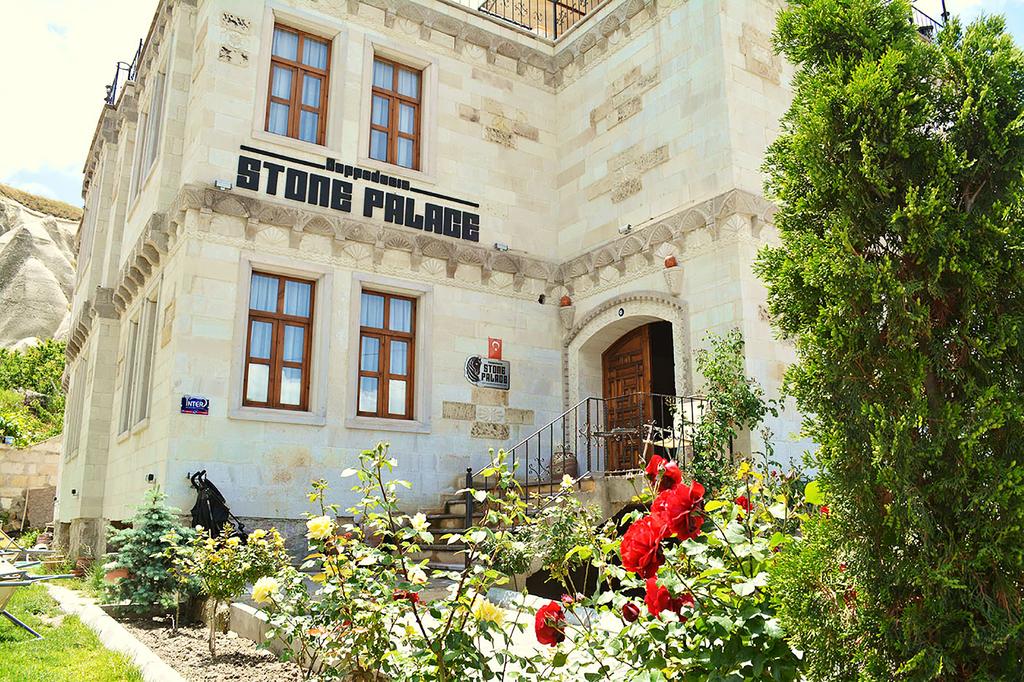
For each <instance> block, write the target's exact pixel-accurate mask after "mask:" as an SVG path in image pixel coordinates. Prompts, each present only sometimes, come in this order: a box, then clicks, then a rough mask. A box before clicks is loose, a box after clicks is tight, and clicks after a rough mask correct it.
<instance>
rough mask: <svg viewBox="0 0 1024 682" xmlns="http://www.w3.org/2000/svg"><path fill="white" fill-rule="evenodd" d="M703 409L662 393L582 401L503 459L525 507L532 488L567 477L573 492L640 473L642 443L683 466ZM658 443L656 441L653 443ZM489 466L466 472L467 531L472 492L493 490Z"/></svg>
mask: <svg viewBox="0 0 1024 682" xmlns="http://www.w3.org/2000/svg"><path fill="white" fill-rule="evenodd" d="M705 406H706V401H705V399H704V398H701V397H698V396H676V395H668V394H661V393H632V394H628V395H624V396H619V397H616V398H607V399H606V398H598V397H594V396H591V397H588V398H584V399H583V400H581V401H579V402H578V403H576V404H575V405H574V406H572V407H571V408H569V409H568V410H566V411H564V412H562V413H561V414H560V415H559V416H558V417H556V418H555V419H553V420H552V421H551V422H549V423H548V424H546V425H544V426H543V427H541V428H540V429H538V430H537V431H535V432H534V433H532V434H531V435H529V436H528V437H526V438H524V439H522V440H520V441H519V442H518V443H516V444H515V445H514V446H512V448H510V449H509V450H508V453H507V454H508V458H509V465H510V467H511V468H512V470H513V471H514V472H515V476H516V479H517V480H518V481H519V483H520V484H521V485H522V486H523V487H524V489H525V491H526V492H525V494H526V498H527V499H526V501H527V504H529V502H530V499H529V498H530V496H531V495H532V494H534V492H536V494H537V495H538V496H540V495H541V493H540V492H539V490H538V491H531V488H530V487H531V485H532V486H534V487H538V486H541V487H543V486H547V487H551V488H553V487H554V486H556V485H559V484H560V481H561V478H562V477H563V476H565V475H568V476H570V478H571V480H572V481H573V485H574V487H575V486H576V485H578V484H579V483H580V481H582V480H583V479H584V478H586V477H587V476H592V475H593V474H595V473H597V472H601V471H606V470H608V469H609V468H614V469H615V470H616V471H637V470H640V469H642V468H643V462H642V461H640V460H638V459H637V457H638V455H639V443H640V442H641V440H643V441H644V442H645V443H646V444H650V445H654V446H656V447H662V448H667V449H668V450H671V451H674V452H675V453H676V455H675V456H676V458H677V459H682V460H684V461H685V460H686V459H687V458H688V457H692V452H690V450H692V433H693V428H694V427H695V426H696V424H697V423H699V421H700V419H701V418H702V417H703V414H704V410H705ZM645 434H646V435H645ZM556 435H557V438H556ZM666 435H667V437H666ZM656 437H660V440H654V439H655V438H656ZM645 447H646V445H645ZM610 452H612V453H615V454H616V455H617V461H615V462H611V463H609V461H608V460H609V453H610ZM640 459H643V456H640ZM610 464H611V467H610ZM492 466H493V462H492V463H489V464H488V465H487V466H485V467H483V468H481V469H479V470H478V471H473V469H472V467H470V468H467V469H466V482H465V493H464V495H465V501H466V523H467V527H469V524H471V523H472V518H473V511H474V509H473V507H474V506H475V505H474V499H473V496H472V493H473V491H475V490H479V489H485V490H486V489H491V488H493V487H494V485H493V484H490V485H489V484H488V479H489V478H491V477H490V476H484V475H483V474H484V472H485V471H486V470H487V469H489V468H491V467H492ZM480 477H483V480H482V481H481V480H479V479H480ZM478 484H479V485H478Z"/></svg>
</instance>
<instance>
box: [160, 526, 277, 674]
mask: <svg viewBox="0 0 1024 682" xmlns="http://www.w3.org/2000/svg"><path fill="white" fill-rule="evenodd" d="M233 532H234V531H233V529H232V528H231V526H230V525H225V527H224V529H223V531H222V532H221V534H220V535H218V536H217V537H211V536H210V534H209V532H208V531H206V530H205V529H203V528H202V527H201V526H196V528H195V532H189V533H187V534H186V533H179V532H177V531H173V530H172V531H170V532H169V533H167V534H166V535H165V536H164V541H165V542H166V544H167V548H166V549H165V550H164V554H165V556H167V557H168V558H169V559H170V561H171V563H172V566H173V568H172V569H171V573H172V574H173V575H174V576H175V577H176V578H177V579H178V580H179V581H180V582H181V584H182V585H185V586H189V587H190V588H191V587H194V586H198V589H199V591H200V592H201V593H202V594H203V595H205V596H206V597H207V620H208V623H209V628H210V632H209V647H210V655H212V656H215V655H216V654H217V640H216V634H217V609H218V607H219V606H220V605H221V604H226V603H229V602H231V601H232V600H234V599H237V598H238V597H239V596H240V595H241V594H242V592H244V591H245V587H246V585H248V584H250V583H253V582H258V581H259V580H260V579H261V578H264V577H267V576H272V575H275V574H277V573H279V572H281V571H282V570H284V569H285V568H286V567H288V566H290V557H289V556H288V553H287V551H285V548H284V538H282V537H281V536H280V535H279V534H278V532H277V530H275V529H273V528H271V529H270V530H269V531H266V530H262V529H257V530H254V531H253V532H252V533H250V534H249V536H248V537H247V538H243V537H240V536H238V535H233V534H232V533H233ZM263 585H266V583H263Z"/></svg>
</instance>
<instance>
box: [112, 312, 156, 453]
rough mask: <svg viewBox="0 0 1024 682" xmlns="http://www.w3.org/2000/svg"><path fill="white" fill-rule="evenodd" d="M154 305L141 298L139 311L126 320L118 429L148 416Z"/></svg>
mask: <svg viewBox="0 0 1024 682" xmlns="http://www.w3.org/2000/svg"><path fill="white" fill-rule="evenodd" d="M156 311H157V305H156V301H155V300H153V299H149V298H147V299H144V300H143V302H142V305H141V306H139V310H138V312H137V313H136V314H135V315H134V316H133V317H132V318H131V319H130V320H129V321H128V344H127V347H126V349H125V356H124V357H125V363H126V364H125V366H124V368H125V369H124V372H125V373H124V375H123V376H124V378H123V381H122V384H121V421H120V425H119V427H120V428H119V431H118V432H119V433H124V432H125V431H127V430H128V429H129V428H130V427H132V426H135V425H136V424H138V423H140V422H142V421H143V420H144V419H146V418H147V417H149V397H150V396H149V394H150V385H151V383H152V378H153V351H154V340H155V338H156V317H157V313H156Z"/></svg>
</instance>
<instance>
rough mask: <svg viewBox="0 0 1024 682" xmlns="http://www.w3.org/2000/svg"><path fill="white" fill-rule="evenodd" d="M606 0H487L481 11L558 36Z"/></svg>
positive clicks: (540, 32) (531, 29) (520, 26)
mask: <svg viewBox="0 0 1024 682" xmlns="http://www.w3.org/2000/svg"><path fill="white" fill-rule="evenodd" d="M604 1H605V0H486V2H484V4H482V5H480V8H479V9H480V11H481V12H483V13H484V14H487V15H490V16H492V17H495V18H497V19H501V20H502V21H505V22H508V23H510V24H512V25H514V26H518V27H519V28H522V29H525V30H527V31H530V32H531V33H536V34H537V35H539V36H541V37H542V38H548V39H550V40H557V39H558V37H559V36H561V35H563V34H564V33H565V32H566V31H568V30H569V29H570V28H572V27H573V26H575V25H576V24H578V23H579V22H580V21H582V20H583V18H584V17H586V16H587V14H588V13H590V12H592V11H594V10H595V9H596V8H597V7H598V6H600V5H601V4H603V3H604Z"/></svg>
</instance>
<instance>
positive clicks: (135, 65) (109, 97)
mask: <svg viewBox="0 0 1024 682" xmlns="http://www.w3.org/2000/svg"><path fill="white" fill-rule="evenodd" d="M141 55H142V40H139V47H138V48H137V49H136V50H135V56H134V57H132V60H131V61H130V62H118V63H117V65H116V66H115V67H114V80H112V81H111V82H110V85H108V86H107V94H106V95H104V96H103V101H104V102H106V103H107V104H109V105H110V106H114V105H115V104H117V98H118V97H119V96H120V94H121V91H122V90H123V89H124V85H125V83H127V82H129V81H133V80H135V77H136V76H137V75H138V71H139V57H140V56H141ZM122 76H123V79H122Z"/></svg>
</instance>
